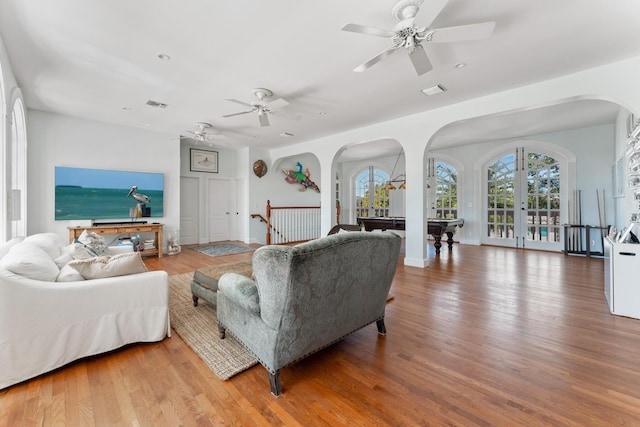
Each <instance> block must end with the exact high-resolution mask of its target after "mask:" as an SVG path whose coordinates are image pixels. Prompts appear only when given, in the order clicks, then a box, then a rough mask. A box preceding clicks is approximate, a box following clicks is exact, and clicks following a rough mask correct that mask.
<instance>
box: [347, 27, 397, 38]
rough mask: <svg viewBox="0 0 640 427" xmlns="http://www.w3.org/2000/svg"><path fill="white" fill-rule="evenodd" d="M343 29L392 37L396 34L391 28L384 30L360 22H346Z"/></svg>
mask: <svg viewBox="0 0 640 427" xmlns="http://www.w3.org/2000/svg"><path fill="white" fill-rule="evenodd" d="M342 31H350V32H352V33H359V34H368V35H370V36H378V37H386V38H391V37H393V36H395V34H396V33H394V32H393V31H391V30H382V29H380V28H374V27H367V26H365V25H359V24H346V25H345V26H344V27H342Z"/></svg>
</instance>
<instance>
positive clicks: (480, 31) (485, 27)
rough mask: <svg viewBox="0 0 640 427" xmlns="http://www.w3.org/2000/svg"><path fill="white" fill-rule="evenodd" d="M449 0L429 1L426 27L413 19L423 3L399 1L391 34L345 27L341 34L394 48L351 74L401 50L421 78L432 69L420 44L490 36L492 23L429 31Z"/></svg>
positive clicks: (355, 26) (416, 0)
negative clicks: (376, 40)
mask: <svg viewBox="0 0 640 427" xmlns="http://www.w3.org/2000/svg"><path fill="white" fill-rule="evenodd" d="M448 1H449V0H430V1H429V2H428V3H427V8H428V9H429V10H428V13H429V14H430V16H429V17H428V19H427V21H428V22H427V24H426V26H425V27H422V28H421V27H418V26H417V25H416V24H415V22H414V21H415V17H416V15H417V14H418V12H419V11H420V6H422V3H423V1H422V0H400V1H398V2H396V4H395V5H394V6H393V7H392V8H391V15H392V16H393V17H394V18H396V19H398V20H399V22H398V23H397V24H396V25H395V26H394V27H393V29H392V30H383V29H380V28H374V27H367V26H364V25H359V24H346V25H345V26H344V27H342V30H343V31H350V32H354V33H359V34H366V35H372V36H377V37H385V38H389V39H391V42H392V43H393V46H391V47H389V48H387V49H385V50H383V51H382V52H380V53H378V54H377V55H376V56H374V57H373V58H371V59H369V60H368V61H366V62H364V63H362V64H361V65H359V66H357V67H356V68H355V69H354V70H353V71H356V72H362V71H365V70H367V69H369V68H370V67H371V66H373V65H374V64H377V63H378V62H380V61H381V60H383V59H384V58H386V57H387V56H389V55H391V54H392V53H394V52H395V51H396V50H398V49H400V48H401V47H404V48H406V49H407V51H408V52H409V58H410V59H411V63H412V64H413V67H414V68H415V70H416V72H417V73H418V75H419V76H420V75H423V74H425V73H427V72H428V71H431V70H432V69H433V65H432V64H431V61H430V60H429V57H428V56H427V53H426V52H425V50H424V46H423V43H448V42H456V41H468V40H479V39H484V38H488V37H490V36H491V35H492V34H493V29H494V28H495V22H493V21H489V22H482V23H478V24H470V25H460V26H456V27H446V28H429V25H431V23H432V22H433V20H434V19H435V18H436V17H437V16H438V15H439V14H440V12H441V11H442V9H444V7H445V6H446V4H447V3H448Z"/></svg>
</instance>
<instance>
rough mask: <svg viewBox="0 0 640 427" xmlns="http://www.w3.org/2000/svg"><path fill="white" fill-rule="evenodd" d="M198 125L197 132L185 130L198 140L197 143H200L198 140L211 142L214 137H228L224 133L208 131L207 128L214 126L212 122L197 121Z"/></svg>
mask: <svg viewBox="0 0 640 427" xmlns="http://www.w3.org/2000/svg"><path fill="white" fill-rule="evenodd" d="M196 127H197V128H198V130H197V131H195V132H193V131H190V130H187V131H185V132H187V133H188V134H190V135H191V137H190V138H192V139H195V140H196V143H198V142H210V141H212V140H214V139H227V137H226V136H224V135H219V134H211V133H208V132H207V129H210V128H212V126H211V123H206V122H196Z"/></svg>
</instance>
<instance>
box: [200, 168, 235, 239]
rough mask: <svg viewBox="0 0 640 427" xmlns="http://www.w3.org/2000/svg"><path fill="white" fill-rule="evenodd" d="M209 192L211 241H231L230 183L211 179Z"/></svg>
mask: <svg viewBox="0 0 640 427" xmlns="http://www.w3.org/2000/svg"><path fill="white" fill-rule="evenodd" d="M208 190H209V194H208V197H207V200H208V201H209V209H208V210H209V241H210V242H219V241H222V240H229V239H230V231H229V230H230V218H231V208H230V204H231V203H230V200H231V198H230V194H229V181H227V180H225V179H209V182H208ZM234 213H235V211H234ZM234 216H235V215H234Z"/></svg>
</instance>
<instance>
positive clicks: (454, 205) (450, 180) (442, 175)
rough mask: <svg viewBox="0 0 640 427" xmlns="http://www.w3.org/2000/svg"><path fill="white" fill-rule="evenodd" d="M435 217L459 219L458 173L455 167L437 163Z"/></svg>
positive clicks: (440, 162)
mask: <svg viewBox="0 0 640 427" xmlns="http://www.w3.org/2000/svg"><path fill="white" fill-rule="evenodd" d="M435 174H436V194H435V205H436V211H435V217H436V218H438V219H455V218H457V217H458V171H457V170H456V168H454V167H453V166H451V165H449V164H447V163H445V162H442V161H436V168H435Z"/></svg>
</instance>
